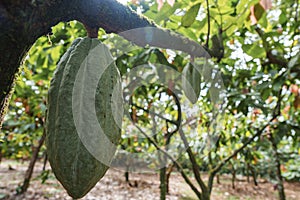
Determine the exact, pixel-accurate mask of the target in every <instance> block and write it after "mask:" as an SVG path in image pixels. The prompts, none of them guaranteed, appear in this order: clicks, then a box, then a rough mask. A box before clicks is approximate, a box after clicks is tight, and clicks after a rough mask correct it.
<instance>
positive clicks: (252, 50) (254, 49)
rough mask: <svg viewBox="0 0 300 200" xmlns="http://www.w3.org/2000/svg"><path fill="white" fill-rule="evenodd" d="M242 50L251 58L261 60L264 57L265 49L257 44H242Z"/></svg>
mask: <svg viewBox="0 0 300 200" xmlns="http://www.w3.org/2000/svg"><path fill="white" fill-rule="evenodd" d="M242 49H243V50H244V51H245V53H247V54H248V55H249V56H251V57H253V58H263V57H265V56H266V52H265V49H264V48H263V47H261V46H260V45H258V44H255V43H253V44H244V45H243V46H242Z"/></svg>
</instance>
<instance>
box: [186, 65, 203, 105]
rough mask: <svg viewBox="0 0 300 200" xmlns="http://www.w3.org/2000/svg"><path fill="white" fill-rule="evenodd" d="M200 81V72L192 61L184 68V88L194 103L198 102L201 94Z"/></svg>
mask: <svg viewBox="0 0 300 200" xmlns="http://www.w3.org/2000/svg"><path fill="white" fill-rule="evenodd" d="M200 83H201V75H200V72H199V71H198V70H197V69H196V68H195V67H194V66H193V65H192V63H190V62H189V63H187V64H186V66H185V67H184V68H183V70H182V88H183V91H184V94H185V96H186V97H187V98H188V99H189V100H190V102H191V103H193V104H194V103H196V102H197V100H198V97H199V95H200V91H201V88H200Z"/></svg>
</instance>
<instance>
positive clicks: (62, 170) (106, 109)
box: [46, 38, 122, 199]
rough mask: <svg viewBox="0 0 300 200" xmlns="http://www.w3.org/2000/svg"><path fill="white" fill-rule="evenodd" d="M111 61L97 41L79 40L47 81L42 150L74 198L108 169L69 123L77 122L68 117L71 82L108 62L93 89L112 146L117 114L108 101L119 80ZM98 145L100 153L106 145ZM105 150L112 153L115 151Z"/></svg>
mask: <svg viewBox="0 0 300 200" xmlns="http://www.w3.org/2000/svg"><path fill="white" fill-rule="evenodd" d="M91 52H93V53H92V55H91ZM93 56H94V57H93ZM95 56H96V57H95ZM97 56H99V57H97ZM93 58H97V59H93ZM99 60H100V61H101V62H99ZM112 61H113V59H112V56H111V54H110V52H109V49H108V48H107V47H106V46H105V45H104V44H102V43H101V42H100V41H99V40H98V39H91V38H82V39H81V38H79V39H76V40H75V41H74V42H73V43H72V45H71V47H70V48H69V49H68V50H67V52H66V53H65V54H64V55H63V56H62V57H61V59H60V62H59V63H58V66H57V69H56V71H55V73H54V76H53V79H52V80H51V84H50V89H49V94H48V110H47V115H46V147H47V154H48V159H49V162H50V165H51V168H52V170H53V172H54V174H55V176H56V178H57V179H58V180H59V181H60V182H61V184H62V185H63V187H64V188H65V189H66V190H67V192H68V194H69V195H70V196H71V197H73V198H74V199H77V198H81V197H83V196H84V195H86V194H87V193H88V192H89V191H90V190H91V189H92V188H93V187H94V186H95V184H96V183H97V182H98V181H99V180H100V179H101V178H102V177H103V176H104V174H105V173H106V171H107V169H108V168H109V167H108V166H107V163H102V162H100V161H101V160H100V161H99V159H96V158H95V155H93V154H92V153H91V152H90V151H89V150H88V149H87V148H86V144H83V142H82V140H81V137H84V135H83V136H81V137H80V135H79V134H78V127H77V126H76V124H75V122H78V120H77V121H76V119H75V118H74V113H73V112H74V107H72V103H74V99H73V96H72V95H73V94H74V90H77V88H76V87H74V85H75V82H76V78H77V77H78V72H79V73H86V71H88V70H89V69H92V68H93V67H94V66H99V65H104V64H105V63H110V64H109V66H108V67H107V66H106V67H107V68H106V69H105V66H100V68H101V67H103V69H105V70H104V71H103V74H102V76H101V78H100V80H99V82H98V84H97V88H95V107H94V109H95V115H96V118H97V120H98V122H99V124H100V126H101V127H102V129H103V132H104V134H105V135H106V137H107V138H108V139H109V141H110V142H111V144H113V145H114V146H117V144H118V142H119V139H120V134H121V129H120V124H121V118H120V117H119V118H117V121H116V118H115V117H114V114H115V113H113V111H112V105H111V102H112V101H113V99H112V96H113V95H112V93H113V90H114V87H115V86H116V85H117V86H118V87H120V84H121V82H120V74H119V71H118V69H117V67H116V65H115V63H114V62H112ZM79 70H80V71H79ZM99 75H100V74H99ZM86 76H87V77H89V76H88V75H86ZM86 87H89V86H86ZM84 89H85V87H84V86H82V87H81V88H79V90H84ZM118 91H119V90H118ZM79 94H80V93H79ZM117 98H119V99H118V101H120V99H122V94H121V92H119V93H117ZM75 112H77V111H75ZM83 129H84V127H83ZM87 130H89V129H88V128H87ZM86 136H87V137H89V136H90V135H89V133H86ZM91 140H93V139H91ZM96 145H97V144H96ZM98 148H99V149H100V152H101V151H103V152H106V151H107V148H106V147H101V146H100V144H99V145H98ZM103 148H105V149H103ZM109 153H110V154H109V155H113V154H114V153H115V152H109ZM109 159H110V160H111V159H112V158H109Z"/></svg>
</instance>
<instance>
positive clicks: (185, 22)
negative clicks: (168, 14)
mask: <svg viewBox="0 0 300 200" xmlns="http://www.w3.org/2000/svg"><path fill="white" fill-rule="evenodd" d="M199 9H200V3H197V4H195V5H193V6H192V7H191V8H190V9H189V10H188V11H187V12H186V13H185V15H184V16H183V17H182V19H181V24H182V26H184V27H190V26H191V25H192V24H193V23H194V21H195V19H196V17H197V15H198V12H199Z"/></svg>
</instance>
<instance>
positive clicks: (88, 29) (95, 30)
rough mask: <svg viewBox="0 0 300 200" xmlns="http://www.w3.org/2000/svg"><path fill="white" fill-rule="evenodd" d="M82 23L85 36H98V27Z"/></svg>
mask: <svg viewBox="0 0 300 200" xmlns="http://www.w3.org/2000/svg"><path fill="white" fill-rule="evenodd" d="M83 25H84V28H85V30H86V32H87V36H88V37H89V38H98V29H99V27H95V26H94V27H91V26H89V25H87V24H83Z"/></svg>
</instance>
